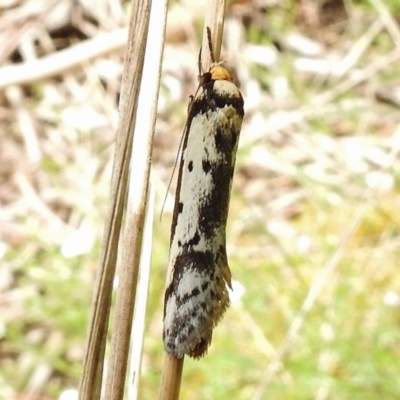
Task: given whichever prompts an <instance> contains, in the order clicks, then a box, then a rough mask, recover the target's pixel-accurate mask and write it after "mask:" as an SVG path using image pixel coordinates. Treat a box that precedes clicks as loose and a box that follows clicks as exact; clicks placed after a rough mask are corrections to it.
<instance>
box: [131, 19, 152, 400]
mask: <svg viewBox="0 0 400 400" xmlns="http://www.w3.org/2000/svg"><path fill="white" fill-rule="evenodd" d="M150 24H151V22H150ZM150 31H151V29H150ZM149 43H150V41H149ZM145 65H146V64H145ZM154 206H155V190H154V188H153V187H152V186H151V187H150V196H149V202H148V206H147V213H146V220H145V228H144V233H143V246H142V254H141V257H140V272H139V283H138V290H137V300H136V304H135V310H134V320H133V325H132V334H131V356H130V364H129V376H128V382H127V390H128V396H127V398H128V399H129V400H134V399H137V397H138V393H139V383H140V372H141V361H142V354H143V342H144V327H145V320H146V306H147V296H148V291H149V282H150V265H151V252H152V239H153V222H154Z"/></svg>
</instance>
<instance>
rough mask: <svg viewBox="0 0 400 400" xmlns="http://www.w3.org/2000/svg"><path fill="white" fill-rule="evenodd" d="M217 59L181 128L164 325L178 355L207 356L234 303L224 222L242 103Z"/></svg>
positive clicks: (170, 346) (166, 344) (171, 349)
mask: <svg viewBox="0 0 400 400" xmlns="http://www.w3.org/2000/svg"><path fill="white" fill-rule="evenodd" d="M220 64H221V63H215V62H214V63H213V64H212V65H211V68H210V70H209V72H206V73H204V74H203V75H201V76H200V83H199V87H198V89H197V92H196V94H195V96H193V97H192V98H191V102H190V104H189V111H188V119H187V123H186V127H185V130H184V138H183V145H182V155H181V160H180V166H179V175H178V185H177V190H176V197H175V207H174V214H173V219H172V226H171V242H170V259H169V264H170V266H169V270H170V271H171V272H170V275H169V282H167V288H166V291H165V302H164V331H163V339H164V347H165V350H166V352H167V353H169V354H172V355H174V356H175V357H178V358H181V357H183V356H184V355H185V354H187V355H189V356H191V357H194V358H199V357H202V356H204V354H205V353H206V352H207V348H208V346H209V345H210V343H211V338H212V331H213V328H214V327H215V326H216V324H217V323H218V322H219V320H220V319H221V318H222V316H223V314H224V312H225V311H226V309H227V308H228V306H229V295H228V289H227V286H229V287H231V272H230V270H229V266H228V259H227V255H226V222H227V217H228V208H229V199H230V192H231V186H232V177H233V172H234V168H235V160H236V151H237V148H238V142H239V134H240V129H241V126H242V120H243V116H244V110H243V97H242V95H241V93H240V91H239V89H238V88H237V87H236V85H235V84H234V83H233V82H232V78H231V76H230V74H229V72H228V71H227V70H226V69H225V68H223V67H221V65H220Z"/></svg>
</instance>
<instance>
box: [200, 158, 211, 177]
mask: <svg viewBox="0 0 400 400" xmlns="http://www.w3.org/2000/svg"><path fill="white" fill-rule="evenodd" d="M202 165H203V171H204V173H206V174H208V173H209V171H210V170H211V163H210V161H208V160H203V161H202Z"/></svg>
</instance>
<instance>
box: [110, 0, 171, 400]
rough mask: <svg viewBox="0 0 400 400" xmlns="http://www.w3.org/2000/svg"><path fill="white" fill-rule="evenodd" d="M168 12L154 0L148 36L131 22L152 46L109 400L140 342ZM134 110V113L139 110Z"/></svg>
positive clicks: (137, 136)
mask: <svg viewBox="0 0 400 400" xmlns="http://www.w3.org/2000/svg"><path fill="white" fill-rule="evenodd" d="M149 5H150V4H149ZM135 12H136V10H132V13H133V14H135ZM148 12H149V10H146V18H148V17H147V15H148ZM166 15H167V2H166V1H165V0H158V1H153V2H152V4H151V11H150V20H149V25H148V28H149V32H150V35H148V36H147V29H145V30H144V31H143V36H142V35H138V30H137V26H136V25H131V26H132V28H134V29H132V30H130V34H132V35H134V36H135V38H139V39H141V40H142V41H143V42H144V43H146V40H143V39H144V38H146V37H147V45H146V49H143V50H145V53H141V54H140V55H139V56H140V57H143V55H144V54H145V59H144V68H143V76H142V79H141V82H142V86H141V91H140V97H139V104H138V106H137V113H136V124H132V126H131V129H134V138H133V150H132V158H131V160H130V171H131V174H130V179H129V193H128V202H127V210H126V219H125V229H124V237H123V241H122V247H121V264H120V270H119V286H118V290H117V295H116V302H115V316H114V326H113V333H112V338H111V349H110V362H109V367H108V373H107V381H106V389H105V398H106V399H109V400H119V399H122V397H123V394H124V388H125V378H126V370H127V363H128V355H129V344H130V341H131V334H132V335H133V340H135V332H131V327H132V317H133V310H134V308H135V298H136V287H137V279H138V273H139V263H140V253H141V249H142V239H143V228H144V220H145V213H146V204H147V196H148V189H149V178H150V161H151V154H152V144H153V136H154V127H155V121H156V116H157V101H158V93H159V87H160V76H161V62H162V54H163V46H164V36H165V23H166ZM139 39H136V40H139ZM133 57H135V55H133ZM132 77H134V75H132ZM125 83H127V82H125ZM129 111H130V112H131V111H133V109H132V110H131V109H130V110H129ZM143 305H144V306H145V304H143ZM142 311H143V310H142ZM138 335H139V337H140V336H141V335H142V332H138ZM137 364H139V362H138V363H137Z"/></svg>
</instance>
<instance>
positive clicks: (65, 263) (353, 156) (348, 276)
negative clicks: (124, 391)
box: [0, 0, 400, 400]
mask: <svg viewBox="0 0 400 400" xmlns="http://www.w3.org/2000/svg"><path fill="white" fill-rule="evenodd" d="M130 7H131V5H130V2H128V1H115V0H97V1H96V2H95V5H94V3H93V2H91V1H87V0H75V1H72V0H41V1H37V0H26V1H20V0H0V40H1V46H0V400H14V399H25V400H50V399H59V400H73V399H76V398H77V392H76V391H77V388H78V385H79V378H80V375H81V372H82V358H83V355H84V349H85V335H86V329H87V323H88V315H89V309H90V302H91V295H92V290H93V286H94V279H95V274H96V268H97V264H98V260H99V251H100V241H101V237H102V231H103V225H104V219H105V214H106V210H107V204H108V196H109V183H110V176H111V168H112V161H113V151H114V148H113V143H114V138H115V132H116V127H117V123H118V97H119V90H120V86H119V82H120V78H121V72H122V65H123V57H124V46H125V42H126V36H127V30H126V27H127V22H128V20H129V15H130ZM169 8H170V11H169V15H168V26H167V33H166V45H165V51H164V61H163V74H162V83H161V91H160V99H159V110H158V120H157V127H156V136H155V148H154V152H153V156H154V158H153V178H154V179H153V184H154V186H155V187H156V190H157V196H158V201H157V210H156V215H159V212H160V210H161V205H162V201H163V199H164V196H165V194H166V192H167V185H168V181H169V179H170V176H171V173H172V168H173V165H174V162H175V158H176V154H177V150H178V145H179V141H180V138H181V134H182V130H183V127H184V124H185V120H186V111H187V104H188V99H189V96H190V95H191V94H193V93H194V92H195V90H196V87H197V73H198V72H197V55H198V51H199V47H200V43H201V34H202V29H203V15H204V11H205V1H199V0H186V1H185V0H182V1H173V0H171V1H170V5H169ZM399 21H400V3H399V2H398V1H397V0H386V1H383V0H359V1H356V0H283V1H275V0H253V1H250V0H248V1H246V0H237V1H234V0H232V1H228V8H227V18H226V22H225V34H224V42H223V51H222V55H221V57H222V59H224V60H226V61H227V67H228V68H229V69H230V71H232V74H233V76H234V77H235V81H236V83H237V85H238V86H239V87H240V88H241V90H242V93H243V96H244V98H245V111H246V116H245V120H244V125H243V129H242V134H241V139H240V146H239V153H238V159H237V166H236V174H235V178H234V184H233V193H232V201H231V208H230V217H229V226H228V234H227V235H228V239H227V240H228V255H229V261H230V267H231V270H232V275H233V278H234V287H235V290H234V293H233V295H232V306H231V308H230V309H229V311H228V312H227V313H226V315H225V317H224V319H223V321H222V322H221V323H220V324H219V326H218V327H217V328H216V330H215V332H214V338H213V343H212V345H211V348H210V350H209V354H208V355H207V356H206V357H205V358H204V359H202V360H201V361H192V360H186V362H185V369H184V374H183V383H182V392H181V398H182V399H194V400H197V399H253V400H256V399H268V400H269V399H274V400H275V399H290V400H293V399H296V400H297V399H318V400H324V399H329V400H334V399H338V400H339V399H340V400H343V399H352V400H357V399H360V400H361V399H363V400H369V399H378V398H379V399H398V398H400V379H399V376H400V362H399V359H400V274H399V268H400V251H399V245H400V236H399V233H400V213H399V204H400V193H399V178H400V158H399V148H400V128H399V127H400V61H399V60H400V25H399ZM174 186H175V184H174V183H173V184H172V188H171V189H170V195H169V197H168V199H167V203H166V207H165V209H164V215H163V218H162V220H161V221H159V219H158V218H157V219H156V221H155V226H154V229H155V236H154V250H153V259H152V275H151V282H150V293H149V304H148V309H147V322H146V326H147V328H146V337H145V347H144V356H143V379H142V382H141V395H140V398H141V399H154V398H156V396H157V390H158V386H159V382H160V372H161V368H162V360H163V344H162V340H161V332H162V304H163V288H164V283H165V274H166V266H167V260H168V242H169V231H170V222H171V212H172V205H173V193H174ZM396 268H397V269H396Z"/></svg>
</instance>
